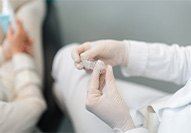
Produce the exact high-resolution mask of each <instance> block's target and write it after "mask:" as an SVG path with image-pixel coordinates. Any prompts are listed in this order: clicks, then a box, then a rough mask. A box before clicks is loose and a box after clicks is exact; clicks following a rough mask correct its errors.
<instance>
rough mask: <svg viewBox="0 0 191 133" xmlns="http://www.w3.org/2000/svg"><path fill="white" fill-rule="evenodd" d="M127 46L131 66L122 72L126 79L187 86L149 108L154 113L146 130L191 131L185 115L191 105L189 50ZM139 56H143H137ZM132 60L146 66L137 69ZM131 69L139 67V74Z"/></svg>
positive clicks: (156, 45) (162, 132) (141, 44)
mask: <svg viewBox="0 0 191 133" xmlns="http://www.w3.org/2000/svg"><path fill="white" fill-rule="evenodd" d="M127 45H130V46H129V47H130V49H129V60H128V61H129V64H130V65H129V66H128V67H127V68H123V72H125V73H126V74H127V75H141V76H144V77H149V78H154V79H160V80H164V81H171V82H174V83H178V84H185V83H186V82H187V83H186V85H185V86H184V87H183V88H181V89H180V90H178V91H177V92H176V93H175V94H173V95H172V96H168V97H164V98H162V99H159V100H157V101H155V102H154V103H152V104H151V107H152V108H153V110H154V112H155V113H154V114H152V116H151V119H150V121H148V122H147V128H148V130H149V131H150V132H151V131H152V132H153V131H154V132H157V133H169V132H173V133H180V132H182V133H188V132H189V131H190V130H191V128H190V124H189V123H190V122H191V119H190V111H188V110H190V103H191V98H190V95H191V90H190V88H191V83H190V80H189V78H190V76H191V62H190V58H191V47H190V46H187V47H180V46H178V45H172V46H167V45H165V44H160V43H153V44H149V43H145V42H136V41H129V42H127ZM143 47H144V48H143ZM135 51H136V52H135ZM140 52H141V53H142V55H145V56H144V57H143V56H139V54H140ZM145 57H146V59H145ZM143 58H144V59H143ZM135 60H136V62H142V63H143V64H145V65H142V66H137V64H136V63H135ZM144 61H145V62H144ZM132 62H133V63H132ZM134 67H139V68H137V69H140V70H141V71H140V73H137V71H136V72H135V70H134V71H133V68H134ZM151 113H153V112H148V114H147V115H151ZM156 118H157V119H156ZM157 123H158V124H157ZM150 125H155V126H150ZM149 127H150V128H149ZM135 132H136V131H135ZM154 132H153V133H154ZM136 133H137V132H136Z"/></svg>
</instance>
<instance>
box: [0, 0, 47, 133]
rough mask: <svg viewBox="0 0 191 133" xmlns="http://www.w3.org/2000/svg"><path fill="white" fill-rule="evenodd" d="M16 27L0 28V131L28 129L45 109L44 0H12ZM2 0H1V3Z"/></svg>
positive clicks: (23, 131) (19, 132)
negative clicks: (43, 92) (4, 29)
mask: <svg viewBox="0 0 191 133" xmlns="http://www.w3.org/2000/svg"><path fill="white" fill-rule="evenodd" d="M10 2H11V4H12V6H13V9H14V11H15V15H16V18H17V19H18V20H17V23H16V30H14V29H13V27H12V26H10V28H9V30H8V33H7V34H4V33H3V32H2V30H1V31H0V35H1V37H0V38H1V42H2V45H1V47H0V90H1V93H0V123H1V124H0V132H2V133H14V132H15V133H30V132H34V131H35V130H36V128H35V125H36V123H37V122H38V120H39V118H40V116H41V114H42V113H43V111H44V110H45V109H46V103H45V101H44V98H43V96H42V78H43V77H42V75H43V62H42V59H43V58H42V42H41V29H42V21H43V19H44V15H45V2H44V0H11V1H10ZM1 5H2V1H0V7H2V6H1Z"/></svg>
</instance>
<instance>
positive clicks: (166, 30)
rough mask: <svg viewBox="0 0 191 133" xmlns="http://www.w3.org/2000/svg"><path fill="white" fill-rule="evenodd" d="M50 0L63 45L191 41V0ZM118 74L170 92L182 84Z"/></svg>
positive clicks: (183, 43)
mask: <svg viewBox="0 0 191 133" xmlns="http://www.w3.org/2000/svg"><path fill="white" fill-rule="evenodd" d="M50 2H52V4H53V5H54V7H55V10H56V15H58V18H59V20H58V21H59V24H60V32H61V33H60V34H61V37H62V45H63V46H64V45H66V44H69V43H73V42H78V43H82V42H85V41H93V40H98V39H117V40H124V39H131V40H132V39H133V40H140V41H148V42H164V43H168V44H173V43H178V44H180V45H189V44H191V1H189V0H187V1H186V0H185V1H184V0H176V1H175V0H174V1H173V0H168V1H167V0H50ZM53 21H54V20H53ZM55 21H57V20H55ZM115 76H116V77H117V78H120V79H123V80H128V81H132V82H136V83H139V84H143V85H147V86H150V87H153V88H156V89H160V90H163V91H166V92H171V93H172V92H175V91H176V90H177V89H178V88H180V86H178V85H175V84H171V83H166V82H161V81H155V80H150V79H146V78H140V77H139V78H137V77H133V78H128V79H124V77H123V76H122V75H121V73H120V71H119V68H115ZM66 123H67V122H66ZM66 127H68V126H66Z"/></svg>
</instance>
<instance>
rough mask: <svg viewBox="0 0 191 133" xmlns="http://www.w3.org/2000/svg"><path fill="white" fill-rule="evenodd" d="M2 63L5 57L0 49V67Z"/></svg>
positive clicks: (0, 48)
mask: <svg viewBox="0 0 191 133" xmlns="http://www.w3.org/2000/svg"><path fill="white" fill-rule="evenodd" d="M4 61H5V57H4V54H3V49H2V47H0V65H2V64H3V62H4Z"/></svg>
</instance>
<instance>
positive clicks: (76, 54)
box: [72, 40, 127, 69]
mask: <svg viewBox="0 0 191 133" xmlns="http://www.w3.org/2000/svg"><path fill="white" fill-rule="evenodd" d="M72 58H73V60H74V62H75V66H76V67H77V68H78V69H83V64H82V60H91V61H96V60H102V61H103V62H104V63H105V64H109V65H112V66H116V65H127V44H126V43H125V42H123V41H115V40H99V41H94V42H87V43H84V44H82V45H79V46H77V47H76V48H75V49H74V50H73V52H72Z"/></svg>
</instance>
